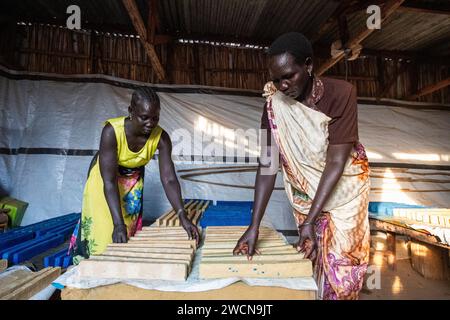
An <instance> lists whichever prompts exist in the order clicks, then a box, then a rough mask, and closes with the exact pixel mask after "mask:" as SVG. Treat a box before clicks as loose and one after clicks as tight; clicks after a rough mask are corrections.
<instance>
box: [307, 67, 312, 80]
mask: <svg viewBox="0 0 450 320" xmlns="http://www.w3.org/2000/svg"><path fill="white" fill-rule="evenodd" d="M308 74H309V77H310V78H311V77H312V72H311V69H308Z"/></svg>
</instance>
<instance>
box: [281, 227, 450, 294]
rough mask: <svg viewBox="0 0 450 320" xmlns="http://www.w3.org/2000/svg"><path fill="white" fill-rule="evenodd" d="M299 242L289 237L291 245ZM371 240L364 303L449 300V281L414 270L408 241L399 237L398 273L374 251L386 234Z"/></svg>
mask: <svg viewBox="0 0 450 320" xmlns="http://www.w3.org/2000/svg"><path fill="white" fill-rule="evenodd" d="M297 239H298V237H294V236H289V237H287V240H288V241H289V243H294V242H295V241H296V240H297ZM371 239H372V241H371V246H372V249H371V258H370V267H369V270H368V273H367V275H366V278H365V286H364V288H363V290H362V291H361V293H360V299H361V300H423V299H426V300H430V299H431V300H450V280H431V279H426V278H424V277H423V276H422V275H421V274H419V273H418V272H417V271H415V270H414V269H413V268H412V267H411V259H410V252H409V251H408V247H407V243H408V241H407V239H405V238H401V237H398V240H397V245H396V248H397V249H396V250H397V261H396V268H395V270H392V269H391V268H389V267H388V264H387V258H386V257H383V254H378V255H376V254H375V249H377V250H380V249H381V252H382V251H383V248H384V247H385V246H386V243H385V239H384V238H383V235H379V234H373V235H372V236H371ZM379 252H380V251H379ZM377 272H378V274H379V277H377V276H378V274H377Z"/></svg>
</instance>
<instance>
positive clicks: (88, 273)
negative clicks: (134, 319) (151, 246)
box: [78, 259, 188, 281]
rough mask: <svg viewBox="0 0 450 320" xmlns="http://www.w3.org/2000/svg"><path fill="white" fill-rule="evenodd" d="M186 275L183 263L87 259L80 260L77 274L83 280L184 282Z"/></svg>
mask: <svg viewBox="0 0 450 320" xmlns="http://www.w3.org/2000/svg"><path fill="white" fill-rule="evenodd" d="M187 273H188V266H187V265H186V264H185V263H158V262H152V263H148V262H145V261H144V262H142V261H132V262H131V261H103V260H92V259H87V260H82V261H81V262H80V264H79V266H78V274H79V276H80V277H84V278H103V279H111V278H114V279H143V280H174V281H184V280H186V278H187Z"/></svg>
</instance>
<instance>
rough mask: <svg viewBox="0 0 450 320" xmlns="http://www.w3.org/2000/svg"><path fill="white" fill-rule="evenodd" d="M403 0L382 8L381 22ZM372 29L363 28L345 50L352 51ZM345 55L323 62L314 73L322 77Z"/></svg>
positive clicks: (390, 0)
mask: <svg viewBox="0 0 450 320" xmlns="http://www.w3.org/2000/svg"><path fill="white" fill-rule="evenodd" d="M403 1H404V0H389V1H388V2H387V3H386V5H385V6H384V8H383V9H382V11H381V22H383V21H385V20H386V19H387V18H388V17H389V16H390V15H392V14H393V13H394V12H395V10H397V8H398V7H400V5H401V4H402V3H403ZM373 31H374V29H368V28H367V27H365V26H364V29H363V31H361V32H360V33H359V34H357V35H356V36H355V37H354V38H352V39H350V40H349V41H348V42H347V43H346V44H345V46H344V47H345V48H349V49H353V48H354V47H355V46H357V45H358V44H360V43H361V42H362V41H363V40H364V39H366V38H367V37H368V36H369V35H370V34H372V32H373ZM344 56H345V54H344V52H341V53H340V54H338V55H337V56H335V57H332V58H329V59H328V60H327V61H325V62H324V63H323V64H322V65H321V66H320V67H319V68H318V70H317V71H316V73H317V75H319V76H320V75H322V74H323V73H325V72H326V71H327V70H328V69H330V68H331V67H332V66H334V65H335V64H336V63H338V62H339V61H340V60H342V58H344Z"/></svg>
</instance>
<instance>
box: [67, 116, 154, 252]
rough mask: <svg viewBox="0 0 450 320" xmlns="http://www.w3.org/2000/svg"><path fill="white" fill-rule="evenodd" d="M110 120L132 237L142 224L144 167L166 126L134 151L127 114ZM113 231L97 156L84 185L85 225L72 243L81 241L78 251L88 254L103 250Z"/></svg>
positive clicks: (119, 183) (123, 200) (126, 222)
mask: <svg viewBox="0 0 450 320" xmlns="http://www.w3.org/2000/svg"><path fill="white" fill-rule="evenodd" d="M107 123H109V124H111V125H112V127H113V128H114V132H115V134H116V141H117V157H118V158H117V160H118V165H119V170H118V173H117V176H118V179H117V182H118V187H119V194H120V205H121V210H122V216H123V220H124V222H125V224H126V226H127V231H128V237H131V236H133V235H134V234H135V232H136V231H137V230H140V229H141V228H142V194H143V186H144V184H143V182H144V181H143V172H144V170H143V167H144V166H145V165H146V164H147V163H148V162H149V161H150V160H151V159H152V157H153V155H154V153H155V151H156V148H157V146H158V143H159V139H160V137H161V133H162V129H161V127H159V126H157V127H156V128H154V129H153V130H152V132H151V134H150V137H149V138H148V140H147V142H146V144H145V145H144V147H143V148H142V149H141V150H140V151H138V152H133V151H131V150H130V149H129V148H128V143H127V138H126V135H125V127H124V124H125V117H118V118H113V119H109V120H107V121H106V122H105V125H106V124H107ZM112 232H113V220H112V217H111V213H110V211H109V207H108V204H107V202H106V199H105V195H104V192H103V179H102V177H101V174H100V161H98V160H97V161H96V162H95V164H94V166H93V167H92V168H91V170H90V172H89V176H88V179H87V182H86V185H85V188H84V193H83V207H82V213H81V225H80V226H79V227H78V232H77V233H76V234H77V236H76V238H79V240H77V239H72V240H73V241H71V247H72V246H74V247H79V246H80V245H81V247H82V248H76V251H77V252H78V253H80V254H81V255H82V256H84V257H89V256H90V255H98V254H101V253H102V252H103V251H105V249H106V247H107V245H108V244H110V243H112ZM80 236H81V238H80ZM73 238H74V237H73ZM72 242H73V243H72ZM75 242H76V245H75Z"/></svg>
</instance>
